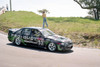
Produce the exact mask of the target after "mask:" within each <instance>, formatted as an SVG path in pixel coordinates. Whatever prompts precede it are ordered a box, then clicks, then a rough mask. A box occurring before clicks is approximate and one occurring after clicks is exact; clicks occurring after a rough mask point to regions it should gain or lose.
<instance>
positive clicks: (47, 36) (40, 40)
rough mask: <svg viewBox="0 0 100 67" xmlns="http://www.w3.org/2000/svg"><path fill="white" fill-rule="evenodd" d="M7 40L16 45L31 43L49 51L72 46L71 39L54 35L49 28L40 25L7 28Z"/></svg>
mask: <svg viewBox="0 0 100 67" xmlns="http://www.w3.org/2000/svg"><path fill="white" fill-rule="evenodd" d="M8 40H9V41H11V42H12V43H14V44H16V45H21V44H24V45H30V44H31V45H34V46H38V47H43V48H47V49H48V50H50V51H56V50H59V51H66V50H71V49H72V47H73V43H72V41H71V39H69V38H65V37H63V36H60V35H56V34H55V33H53V32H52V31H51V30H49V29H47V28H42V27H26V28H21V29H9V32H8Z"/></svg>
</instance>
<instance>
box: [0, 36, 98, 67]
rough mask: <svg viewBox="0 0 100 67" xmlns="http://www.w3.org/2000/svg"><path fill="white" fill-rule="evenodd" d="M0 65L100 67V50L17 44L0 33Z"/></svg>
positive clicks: (14, 66)
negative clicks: (62, 49)
mask: <svg viewBox="0 0 100 67" xmlns="http://www.w3.org/2000/svg"><path fill="white" fill-rule="evenodd" d="M0 67H100V50H99V49H88V48H77V47H74V48H73V49H72V50H71V51H67V52H49V51H48V50H44V49H40V48H36V47H26V46H15V45H14V44H12V43H11V42H9V41H8V39H7V35H4V34H0Z"/></svg>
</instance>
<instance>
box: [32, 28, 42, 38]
mask: <svg viewBox="0 0 100 67" xmlns="http://www.w3.org/2000/svg"><path fill="white" fill-rule="evenodd" d="M31 35H32V36H34V37H40V36H41V32H40V31H38V30H36V29H32V33H31Z"/></svg>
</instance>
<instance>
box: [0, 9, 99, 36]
mask: <svg viewBox="0 0 100 67" xmlns="http://www.w3.org/2000/svg"><path fill="white" fill-rule="evenodd" d="M42 21H43V20H42V17H41V16H40V15H37V14H35V13H33V12H26V11H14V12H6V13H5V14H3V15H1V16H0V28H2V27H9V28H19V27H20V28H21V27H30V26H40V27H42ZM47 22H48V24H49V29H51V30H52V31H54V32H56V33H59V34H62V35H63V34H65V33H73V32H77V33H100V21H95V20H92V19H86V18H81V17H48V18H47Z"/></svg>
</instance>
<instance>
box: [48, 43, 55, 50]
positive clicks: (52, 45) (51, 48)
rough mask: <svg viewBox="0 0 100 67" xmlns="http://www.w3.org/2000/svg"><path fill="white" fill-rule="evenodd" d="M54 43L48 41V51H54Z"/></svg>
mask: <svg viewBox="0 0 100 67" xmlns="http://www.w3.org/2000/svg"><path fill="white" fill-rule="evenodd" d="M56 48H57V47H56V45H55V44H54V43H49V44H48V49H49V50H50V51H55V50H56Z"/></svg>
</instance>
